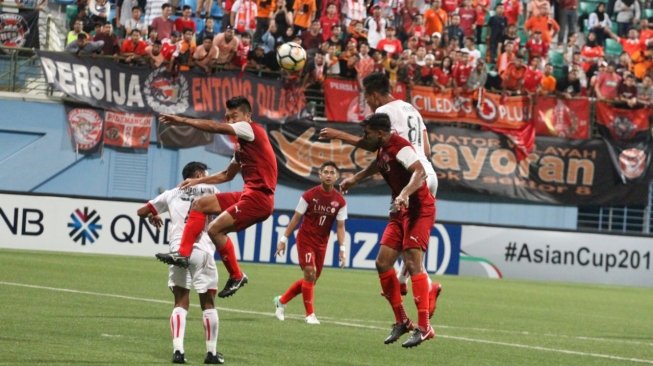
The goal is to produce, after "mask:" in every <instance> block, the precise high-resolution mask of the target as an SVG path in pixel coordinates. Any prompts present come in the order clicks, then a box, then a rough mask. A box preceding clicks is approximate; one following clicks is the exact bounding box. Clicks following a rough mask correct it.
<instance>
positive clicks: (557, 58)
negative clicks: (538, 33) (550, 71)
mask: <svg viewBox="0 0 653 366" xmlns="http://www.w3.org/2000/svg"><path fill="white" fill-rule="evenodd" d="M549 61H551V64H553V66H564V64H565V57H564V55H563V53H562V52H561V51H550V52H549Z"/></svg>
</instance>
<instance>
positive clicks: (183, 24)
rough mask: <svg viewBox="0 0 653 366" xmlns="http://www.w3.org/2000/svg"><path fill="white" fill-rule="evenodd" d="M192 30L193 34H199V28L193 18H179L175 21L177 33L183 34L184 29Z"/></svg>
mask: <svg viewBox="0 0 653 366" xmlns="http://www.w3.org/2000/svg"><path fill="white" fill-rule="evenodd" d="M187 28H188V29H192V30H193V34H195V33H197V26H196V25H195V21H193V18H190V19H188V20H184V18H177V19H175V29H177V32H179V33H183V32H184V29H187Z"/></svg>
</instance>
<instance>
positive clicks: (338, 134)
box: [320, 127, 376, 151]
mask: <svg viewBox="0 0 653 366" xmlns="http://www.w3.org/2000/svg"><path fill="white" fill-rule="evenodd" d="M320 140H341V141H343V142H345V143H347V144H349V145H354V146H356V147H360V148H361V149H365V150H367V151H375V150H376V148H375V147H374V146H371V145H370V144H369V143H367V142H366V141H365V139H363V138H362V137H360V136H356V135H352V134H350V133H347V132H345V131H340V130H337V129H335V128H330V127H325V128H323V129H322V130H320Z"/></svg>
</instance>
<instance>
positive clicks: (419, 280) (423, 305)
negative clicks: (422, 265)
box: [410, 272, 429, 330]
mask: <svg viewBox="0 0 653 366" xmlns="http://www.w3.org/2000/svg"><path fill="white" fill-rule="evenodd" d="M410 282H412V284H413V297H414V298H415V305H416V306H417V325H418V326H419V327H420V328H421V329H422V330H426V329H428V328H429V279H428V275H427V274H426V273H424V272H422V273H420V274H416V275H414V276H411V277H410Z"/></svg>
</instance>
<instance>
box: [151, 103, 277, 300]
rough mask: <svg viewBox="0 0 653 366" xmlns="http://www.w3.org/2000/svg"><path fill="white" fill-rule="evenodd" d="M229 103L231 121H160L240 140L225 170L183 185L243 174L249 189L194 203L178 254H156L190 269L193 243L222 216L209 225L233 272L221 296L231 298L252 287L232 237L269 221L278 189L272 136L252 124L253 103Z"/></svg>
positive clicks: (170, 118)
mask: <svg viewBox="0 0 653 366" xmlns="http://www.w3.org/2000/svg"><path fill="white" fill-rule="evenodd" d="M226 105H227V113H226V121H227V123H216V122H214V121H212V120H202V119H192V118H186V117H181V116H173V115H165V114H164V115H161V116H160V118H159V120H160V121H161V122H163V123H178V124H184V125H188V126H193V127H195V128H197V129H199V130H202V131H206V132H212V133H219V134H223V135H235V136H236V137H237V138H238V139H237V142H236V144H235V147H234V150H235V152H234V158H233V159H232V160H231V163H230V164H229V165H228V166H227V168H226V169H225V170H224V171H222V172H219V173H216V174H213V175H210V176H208V177H202V178H195V179H186V180H185V181H184V182H182V183H181V184H180V187H181V188H184V187H189V186H193V185H196V184H200V183H206V184H219V183H224V182H228V181H231V180H232V179H233V178H234V177H235V176H236V174H237V173H238V172H239V171H240V173H241V175H242V177H243V180H244V181H245V187H244V190H243V191H242V192H226V193H218V194H215V195H209V196H204V197H201V198H199V199H197V200H195V201H193V204H192V205H191V209H190V212H189V213H188V219H187V221H186V226H185V227H184V233H183V235H182V237H181V244H180V247H179V251H178V252H172V253H159V254H157V255H156V257H157V258H158V259H159V260H161V261H162V262H165V263H167V264H173V265H176V266H180V267H186V268H187V267H188V257H189V256H190V253H191V252H192V250H193V243H195V241H196V240H197V237H198V235H199V234H200V233H201V232H202V230H203V229H204V226H205V223H206V216H207V215H217V218H216V219H215V220H213V221H212V222H211V223H210V224H209V229H208V233H209V236H210V237H211V240H212V241H213V243H214V244H215V246H216V248H217V249H218V252H219V253H220V257H221V258H222V262H223V263H224V265H225V267H226V268H227V271H228V272H229V280H228V281H227V283H226V285H225V287H224V288H223V289H222V291H220V292H219V293H218V296H219V297H227V296H231V295H233V294H234V293H235V292H236V291H238V289H239V288H240V287H242V286H243V285H245V284H246V283H247V275H245V274H244V273H243V272H242V271H241V270H240V267H239V265H238V260H237V259H236V253H235V251H234V246H233V243H232V242H231V239H229V237H228V236H227V233H229V232H233V231H240V230H243V229H245V228H247V227H249V226H251V225H253V224H255V223H257V222H261V221H263V220H265V219H267V218H268V217H269V216H270V215H271V214H272V210H273V208H274V190H275V188H276V186H277V160H276V157H275V155H274V151H273V150H272V145H270V140H269V139H268V135H267V132H266V131H265V129H264V128H263V127H261V126H259V125H258V124H256V123H253V122H252V107H251V105H250V104H249V101H248V100H247V98H245V97H242V96H239V97H233V98H231V99H229V100H228V101H227V103H226Z"/></svg>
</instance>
